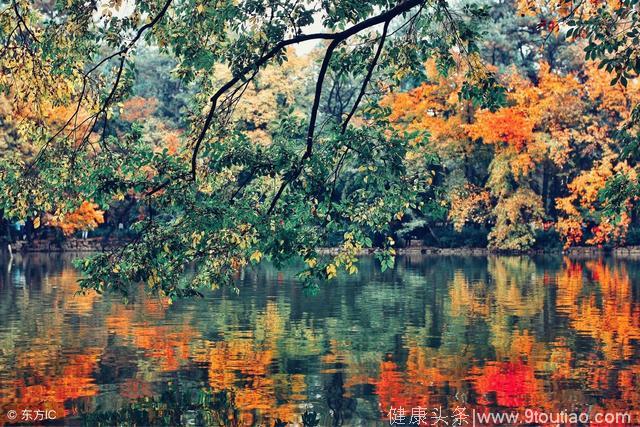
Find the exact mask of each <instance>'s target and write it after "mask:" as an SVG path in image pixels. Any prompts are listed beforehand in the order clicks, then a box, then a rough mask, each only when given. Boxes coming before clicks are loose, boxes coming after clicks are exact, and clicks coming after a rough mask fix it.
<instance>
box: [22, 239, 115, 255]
mask: <svg viewBox="0 0 640 427" xmlns="http://www.w3.org/2000/svg"><path fill="white" fill-rule="evenodd" d="M125 242H126V241H125V240H120V239H109V240H105V239H103V238H99V237H95V238H89V239H75V238H74V239H65V240H63V241H55V240H33V241H31V242H27V241H25V240H19V241H17V242H15V243H13V244H12V245H11V247H12V249H13V251H14V252H99V251H104V250H107V249H111V248H114V247H117V246H120V245H123V244H124V243H125Z"/></svg>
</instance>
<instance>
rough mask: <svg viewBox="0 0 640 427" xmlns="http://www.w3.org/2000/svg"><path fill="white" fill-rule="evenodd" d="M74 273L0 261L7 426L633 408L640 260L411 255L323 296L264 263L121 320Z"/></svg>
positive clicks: (132, 310)
mask: <svg viewBox="0 0 640 427" xmlns="http://www.w3.org/2000/svg"><path fill="white" fill-rule="evenodd" d="M71 259H72V257H71V256H70V255H35V254H34V255H28V256H19V257H16V258H14V260H13V262H12V263H11V264H10V265H9V264H8V260H7V259H2V260H0V266H1V267H2V268H1V269H0V417H2V418H0V425H2V424H3V423H7V422H8V420H7V417H6V414H7V412H8V411H10V410H16V411H17V413H18V414H19V416H20V414H21V412H20V411H22V410H24V409H32V410H36V409H42V410H45V409H48V410H54V411H55V413H56V414H57V419H56V420H55V421H53V423H57V424H61V423H64V424H72V425H76V424H86V425H98V424H103V425H113V424H116V423H120V424H121V425H127V424H131V423H137V424H138V425H149V424H152V425H159V424H168V425H176V424H192V425H269V426H273V425H274V423H276V421H277V420H281V421H283V422H289V423H294V422H297V423H300V422H301V416H302V414H304V413H305V412H306V413H307V416H313V417H317V419H318V420H319V425H322V426H325V425H361V426H370V425H389V424H390V421H389V418H388V417H389V411H390V410H391V409H394V410H396V411H397V409H398V408H404V410H405V412H406V414H407V417H406V419H404V423H405V425H409V422H410V415H411V411H412V408H429V409H428V414H429V416H430V414H431V413H432V412H433V411H434V410H436V409H439V410H441V411H442V413H443V414H445V415H444V416H448V417H449V418H448V421H449V422H448V425H452V424H453V422H454V418H453V415H452V414H453V411H454V410H455V409H456V408H460V407H464V408H465V409H466V410H467V411H472V410H476V411H489V410H490V411H510V410H514V411H524V410H526V409H535V410H539V411H543V412H548V413H553V412H560V411H563V410H564V411H590V413H594V412H598V411H601V412H613V411H625V412H629V413H632V414H634V416H637V413H638V410H640V262H639V261H632V260H629V261H625V260H619V259H618V260H616V259H605V258H600V259H582V260H572V259H568V258H561V257H545V258H538V259H531V258H526V257H488V258H486V257H471V258H462V257H435V256H433V257H426V256H418V257H404V258H399V260H398V262H397V266H396V268H395V269H394V270H393V271H388V272H385V273H381V272H380V271H379V269H378V268H377V267H376V264H375V262H374V261H373V260H371V259H363V260H361V262H360V272H359V273H358V274H357V275H355V276H349V277H343V278H340V279H339V280H337V281H335V282H332V283H330V284H328V285H325V286H323V287H322V288H321V289H320V290H319V292H318V293H317V295H315V296H309V295H307V294H305V292H304V291H303V289H302V288H301V286H300V284H299V283H297V281H296V280H295V275H294V274H293V270H291V271H288V270H284V271H278V270H276V269H274V268H272V267H269V266H266V265H265V266H259V267H256V268H253V269H250V270H247V271H246V273H245V274H244V277H243V278H242V279H239V280H238V287H239V289H240V293H239V295H236V294H235V293H233V292H231V291H230V290H228V289H223V290H217V291H213V292H208V293H207V294H206V297H205V298H204V299H195V300H185V301H179V302H175V303H173V304H169V303H168V301H164V300H159V299H156V298H148V297H138V298H136V299H135V301H134V302H132V303H130V304H129V305H124V304H122V302H121V301H120V300H119V299H118V298H113V297H105V296H98V295H95V294H88V295H84V296H77V295H75V292H76V290H77V285H76V280H77V278H78V275H77V273H76V272H75V271H74V269H73V267H72V266H71ZM395 414H397V412H396V413H395ZM393 415H394V413H392V416H393ZM637 420H640V418H637V419H636V418H634V421H637ZM430 422H432V421H430ZM432 423H433V422H432ZM632 424H637V423H636V422H633V423H632ZM397 425H402V424H400V423H397ZM440 425H445V424H440Z"/></svg>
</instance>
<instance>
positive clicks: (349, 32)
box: [191, 0, 425, 180]
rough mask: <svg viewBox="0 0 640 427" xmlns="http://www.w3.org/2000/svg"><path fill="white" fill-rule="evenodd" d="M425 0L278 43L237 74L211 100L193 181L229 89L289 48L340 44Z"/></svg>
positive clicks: (194, 157) (197, 146) (413, 0)
mask: <svg viewBox="0 0 640 427" xmlns="http://www.w3.org/2000/svg"><path fill="white" fill-rule="evenodd" d="M424 1H425V0H406V1H404V2H402V3H400V4H399V5H397V6H395V7H393V8H391V9H389V10H388V11H386V12H384V13H381V14H380V15H376V16H373V17H371V18H368V19H365V20H364V21H362V22H360V23H358V24H356V25H353V26H352V27H349V28H347V29H346V30H344V31H341V32H338V33H314V34H301V35H298V36H295V37H292V38H290V39H287V40H282V41H280V42H279V43H277V44H276V45H275V46H274V47H273V48H271V50H269V51H268V52H267V53H266V54H264V55H263V56H261V57H260V58H259V59H258V60H256V61H255V62H254V63H253V64H251V65H249V66H247V67H245V68H243V69H242V70H240V71H239V72H238V74H236V75H235V76H234V77H233V78H232V79H230V80H229V81H228V82H227V83H225V84H224V85H223V86H222V87H220V89H218V90H217V91H216V93H214V94H213V96H212V97H211V99H210V102H211V108H210V109H209V113H208V114H207V117H206V119H205V122H204V125H203V126H202V129H201V130H200V133H199V134H198V137H197V138H196V140H195V142H194V144H193V154H192V157H191V175H192V179H193V180H195V179H196V166H197V158H198V154H199V151H200V147H201V145H202V142H203V141H204V138H205V136H206V134H207V131H208V130H209V128H210V127H211V123H212V122H213V119H214V117H215V115H216V105H217V103H218V99H219V98H220V97H221V96H222V95H223V94H224V93H225V92H226V91H228V90H229V89H231V88H232V87H233V86H234V85H235V84H236V83H238V82H239V81H240V80H242V79H243V78H244V76H246V75H247V74H248V73H249V72H250V71H251V70H257V69H259V68H260V67H262V66H263V65H265V64H267V63H268V62H269V61H270V60H271V59H272V58H273V57H274V56H276V55H277V54H278V53H280V52H281V51H282V50H283V49H284V48H286V47H287V46H291V45H295V44H299V43H302V42H305V41H309V40H333V41H334V42H337V43H340V42H341V41H344V40H346V39H348V38H349V37H351V36H353V35H354V34H357V33H359V32H360V31H362V30H364V29H367V28H370V27H373V26H376V25H378V24H381V23H383V22H387V21H391V20H392V19H393V18H395V17H397V16H399V15H401V14H403V13H405V12H407V11H409V10H411V9H413V8H414V7H415V6H417V5H420V4H422V3H423V2H424Z"/></svg>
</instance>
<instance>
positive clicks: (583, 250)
mask: <svg viewBox="0 0 640 427" xmlns="http://www.w3.org/2000/svg"><path fill="white" fill-rule="evenodd" d="M124 243H126V240H125V239H109V240H105V239H103V238H100V237H92V238H87V239H76V238H73V239H66V240H64V241H61V242H56V241H51V240H34V241H32V242H31V244H29V242H27V241H17V242H14V243H13V244H12V245H11V247H12V250H13V252H14V253H25V252H28V253H50V252H101V251H105V250H109V249H112V248H115V247H118V246H120V245H122V244H124ZM339 250H340V249H339V248H335V247H334V248H318V249H317V252H318V253H319V254H320V255H337V254H338V253H339ZM377 251H378V249H376V248H368V249H363V250H361V251H360V252H359V253H358V255H371V254H375V253H376V252H377ZM396 252H397V254H398V255H444V256H488V255H528V256H532V255H569V256H580V255H587V256H594V255H614V256H633V257H636V256H637V257H638V258H640V246H622V247H616V248H599V247H594V246H575V247H571V248H568V249H564V250H560V249H532V250H528V251H496V250H491V249H488V248H438V247H433V246H417V245H413V246H408V247H404V248H396Z"/></svg>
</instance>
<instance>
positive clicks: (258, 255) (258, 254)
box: [249, 251, 262, 262]
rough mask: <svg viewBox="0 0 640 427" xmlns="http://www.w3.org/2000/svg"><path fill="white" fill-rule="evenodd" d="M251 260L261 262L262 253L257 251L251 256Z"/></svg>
mask: <svg viewBox="0 0 640 427" xmlns="http://www.w3.org/2000/svg"><path fill="white" fill-rule="evenodd" d="M249 259H250V260H251V261H254V262H260V260H261V259H262V252H260V251H255V252H254V253H252V254H251V256H250V257H249Z"/></svg>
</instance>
